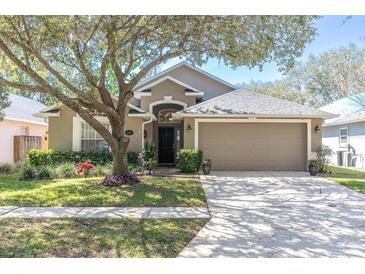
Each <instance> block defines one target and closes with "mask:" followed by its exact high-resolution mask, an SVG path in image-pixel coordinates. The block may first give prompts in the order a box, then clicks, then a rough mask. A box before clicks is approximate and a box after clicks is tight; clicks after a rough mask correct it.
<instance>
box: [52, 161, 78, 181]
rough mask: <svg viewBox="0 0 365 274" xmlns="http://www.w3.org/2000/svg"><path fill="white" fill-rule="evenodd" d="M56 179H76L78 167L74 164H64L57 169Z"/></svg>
mask: <svg viewBox="0 0 365 274" xmlns="http://www.w3.org/2000/svg"><path fill="white" fill-rule="evenodd" d="M55 175H56V176H55V177H56V178H74V177H76V167H75V164H74V163H70V162H69V163H67V162H66V163H62V164H60V165H59V166H57V167H56V174H55Z"/></svg>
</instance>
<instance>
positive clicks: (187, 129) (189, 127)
mask: <svg viewBox="0 0 365 274" xmlns="http://www.w3.org/2000/svg"><path fill="white" fill-rule="evenodd" d="M186 131H187V132H189V133H190V132H192V131H193V129H192V128H191V125H190V124H188V126H187V127H186Z"/></svg>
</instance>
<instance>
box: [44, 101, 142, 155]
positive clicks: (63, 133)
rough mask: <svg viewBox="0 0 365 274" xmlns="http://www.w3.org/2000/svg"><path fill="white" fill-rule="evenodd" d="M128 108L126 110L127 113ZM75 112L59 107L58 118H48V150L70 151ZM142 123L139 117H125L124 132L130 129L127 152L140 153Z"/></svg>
mask: <svg viewBox="0 0 365 274" xmlns="http://www.w3.org/2000/svg"><path fill="white" fill-rule="evenodd" d="M128 111H129V108H128V109H127V113H128ZM74 116H75V112H74V111H72V110H71V109H70V108H68V107H66V106H62V107H61V113H60V117H50V118H49V148H52V149H55V150H72V138H73V137H72V132H73V117H74ZM142 122H143V118H140V117H138V118H137V117H127V118H126V123H125V130H127V129H131V130H133V132H134V134H133V135H132V136H129V138H130V142H129V151H136V152H141V151H142V139H141V138H142Z"/></svg>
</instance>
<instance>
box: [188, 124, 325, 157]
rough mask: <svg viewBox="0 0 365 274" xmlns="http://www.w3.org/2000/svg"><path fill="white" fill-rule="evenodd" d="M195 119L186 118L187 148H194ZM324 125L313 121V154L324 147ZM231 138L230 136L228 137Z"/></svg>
mask: <svg viewBox="0 0 365 274" xmlns="http://www.w3.org/2000/svg"><path fill="white" fill-rule="evenodd" d="M194 121H195V119H194V118H184V147H185V148H194V131H195V128H194V127H195V122H194ZM322 123H323V119H311V127H312V130H311V134H312V135H311V140H312V145H311V146H312V152H316V151H317V150H318V149H319V148H320V147H321V145H322V133H321V132H322ZM188 124H190V126H191V128H192V129H193V130H192V131H191V132H187V130H186V128H187V126H188ZM317 125H318V126H319V128H320V129H321V132H319V133H316V132H315V131H314V128H315V127H316V126H317ZM227 138H229V135H227Z"/></svg>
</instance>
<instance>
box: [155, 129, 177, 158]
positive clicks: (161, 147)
mask: <svg viewBox="0 0 365 274" xmlns="http://www.w3.org/2000/svg"><path fill="white" fill-rule="evenodd" d="M174 140H175V138H174V128H173V127H159V128H158V162H159V163H160V164H173V163H174V162H175V145H174V143H175V142H174Z"/></svg>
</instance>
